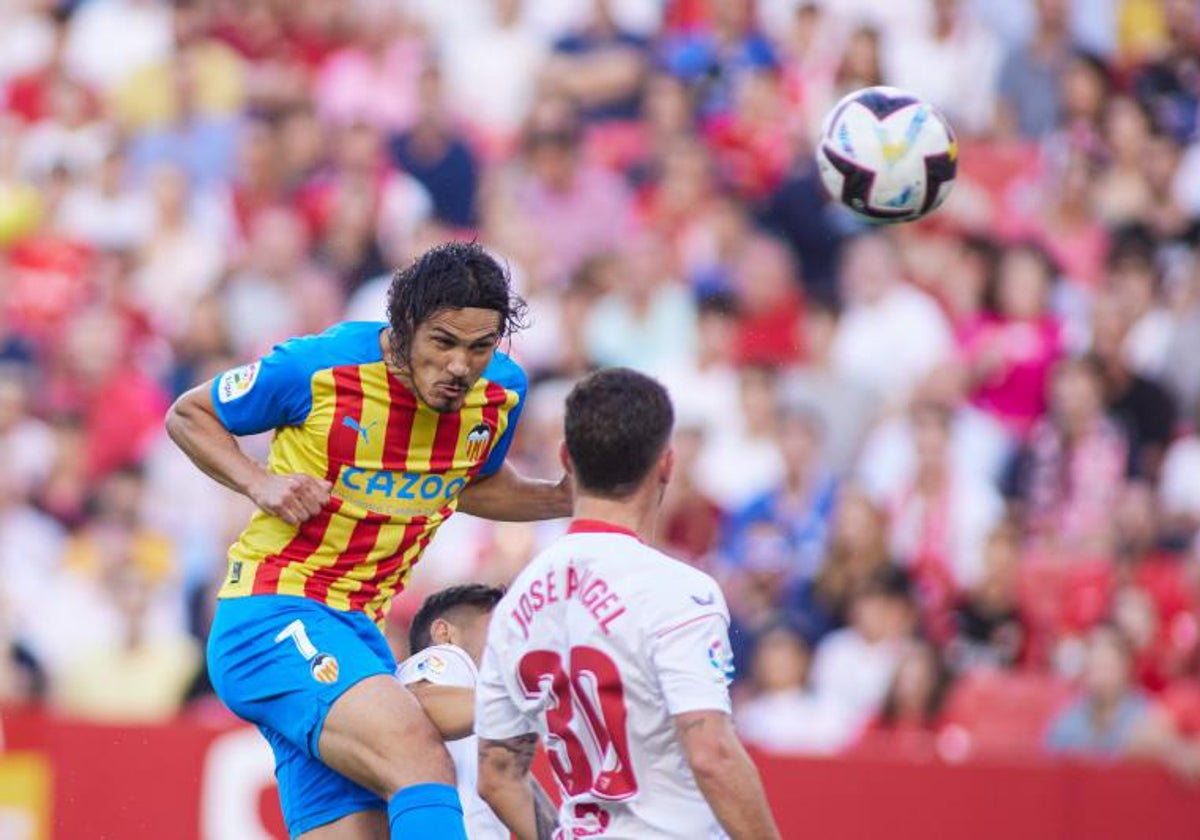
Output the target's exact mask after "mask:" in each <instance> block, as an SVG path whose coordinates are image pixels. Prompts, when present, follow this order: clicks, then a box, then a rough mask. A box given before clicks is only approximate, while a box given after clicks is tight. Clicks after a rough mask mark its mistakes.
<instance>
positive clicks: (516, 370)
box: [483, 350, 529, 394]
mask: <svg viewBox="0 0 1200 840" xmlns="http://www.w3.org/2000/svg"><path fill="white" fill-rule="evenodd" d="M483 378H484V379H486V380H488V381H489V382H494V383H496V384H497V385H499V386H500V387H501V388H507V389H508V390H510V391H516V392H517V393H519V394H524V393H525V391H526V389H527V388H528V387H529V378H528V377H527V376H526V375H525V370H524V369H523V368H522V367H521V366H520V365H519V364H517V363H516V361H514V360H513V358H512V357H511V356H509V355H508V354H507V353H501V352H500V351H499V350H497V351H496V352H495V353H493V354H492V361H491V362H490V363H489V364H488V366H487V367H486V368H484V371H483Z"/></svg>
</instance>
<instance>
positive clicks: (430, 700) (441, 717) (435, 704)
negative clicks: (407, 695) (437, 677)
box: [408, 680, 475, 741]
mask: <svg viewBox="0 0 1200 840" xmlns="http://www.w3.org/2000/svg"><path fill="white" fill-rule="evenodd" d="M408 690H409V691H411V692H412V694H413V697H416V698H417V702H418V703H420V704H421V708H422V709H423V710H424V711H425V716H426V717H428V718H429V720H430V721H431V722H432V723H433V727H434V729H436V730H437V731H438V733H439V734H440V735H441V736H442V739H443V740H446V741H457V740H458V739H459V738H466V737H467V736H468V735H470V734H471V733H472V732H474V731H475V689H473V688H460V687H459V686H454V685H436V684H434V683H431V682H429V681H428V680H417V681H416V682H411V683H408Z"/></svg>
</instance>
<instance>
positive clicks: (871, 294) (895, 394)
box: [833, 234, 951, 405]
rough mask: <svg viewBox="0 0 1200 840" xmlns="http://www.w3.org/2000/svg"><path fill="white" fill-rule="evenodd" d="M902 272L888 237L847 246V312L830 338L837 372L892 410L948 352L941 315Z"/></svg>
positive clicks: (844, 270) (947, 332) (859, 240)
mask: <svg viewBox="0 0 1200 840" xmlns="http://www.w3.org/2000/svg"><path fill="white" fill-rule="evenodd" d="M900 271H901V266H900V262H899V260H898V259H897V252H896V248H895V246H894V245H893V243H892V241H891V240H890V239H889V238H887V237H884V236H881V235H879V234H874V235H864V236H861V237H858V238H857V239H855V240H854V241H853V242H851V243H850V244H849V245H848V246H847V248H846V250H845V252H844V254H843V256H842V264H841V268H840V276H839V283H840V288H841V292H842V296H843V298H844V300H845V301H846V309H845V311H844V312H843V314H842V317H841V320H840V321H839V322H838V327H837V333H836V335H835V336H834V339H833V362H834V365H835V369H836V370H837V371H838V372H839V373H841V374H842V375H844V376H846V377H847V378H848V379H852V380H854V381H855V382H858V383H861V384H862V385H864V386H867V387H870V388H872V389H873V390H874V391H875V393H876V394H877V395H878V396H879V397H880V399H882V400H883V401H884V402H885V403H887V404H890V405H898V404H899V405H902V404H903V403H904V401H905V399H906V398H907V396H908V394H909V391H910V390H911V389H912V387H913V386H914V385H915V384H916V383H917V381H918V380H919V379H920V378H921V376H922V375H924V374H926V373H928V372H929V371H930V370H931V369H933V367H934V366H935V365H936V364H937V363H938V362H939V361H941V360H942V359H943V358H944V357H945V355H946V354H947V353H948V352H949V351H950V347H951V335H950V328H949V326H948V325H947V323H946V319H945V316H944V315H942V313H941V311H940V310H939V309H938V308H937V305H936V304H935V303H934V302H933V301H932V300H931V299H930V298H929V297H928V296H927V295H926V294H925V293H924V292H921V291H920V290H918V289H916V288H913V287H912V286H910V285H908V284H907V283H905V282H904V280H903V279H902V278H901V277H900V276H898V275H899V272H900Z"/></svg>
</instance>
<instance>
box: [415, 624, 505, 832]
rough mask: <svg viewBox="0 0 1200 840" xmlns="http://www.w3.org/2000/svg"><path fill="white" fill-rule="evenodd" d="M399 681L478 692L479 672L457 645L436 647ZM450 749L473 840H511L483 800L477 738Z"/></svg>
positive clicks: (422, 653)
mask: <svg viewBox="0 0 1200 840" xmlns="http://www.w3.org/2000/svg"><path fill="white" fill-rule="evenodd" d="M396 677H397V678H398V679H399V680H400V682H402V683H404V684H405V685H409V684H411V683H415V682H420V681H421V680H425V681H427V682H430V683H433V684H434V685H448V686H454V687H456V688H470V689H474V688H475V683H476V681H477V680H478V678H479V671H478V670H477V669H476V668H475V663H474V662H473V661H472V660H471V657H470V656H469V655H468V654H467V652H466V651H465V650H463V649H462V648H460V647H458V646H456V645H433V646H432V647H427V648H425V650H423V651H420V652H419V653H415V654H413V655H412V656H410V657H409V658H408V659H406V660H404V661H403V662H402V663H400V667H399V668H397V669H396ZM446 749H447V750H448V751H449V752H450V758H452V759H453V760H454V770H455V773H456V775H457V776H458V796H459V799H461V800H462V806H463V817H464V818H465V820H466V824H467V837H469V838H470V840H509V833H508V829H507V828H505V827H504V823H502V822H501V821H500V818H499V817H497V816H496V815H495V814H494V813H493V812H492V809H491V808H489V807H488V805H487V803H486V802H484V801H483V800H482V799H481V798H480V796H479V792H478V790H477V789H476V788H477V781H478V779H479V739H478V738H476V737H475V736H474V735H468V736H467V737H466V738H459V739H458V740H456V741H449V742H447V744H446Z"/></svg>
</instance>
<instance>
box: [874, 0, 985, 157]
mask: <svg viewBox="0 0 1200 840" xmlns="http://www.w3.org/2000/svg"><path fill="white" fill-rule="evenodd" d="M930 5H931V6H932V7H933V15H932V18H933V19H932V21H931V25H930V26H929V28H928V29H927V30H925V31H922V32H919V33H916V34H914V35H911V36H909V37H902V36H900V35H899V34H897V37H895V38H894V40H893V41H892V43H891V44H890V49H889V51H888V55H887V56H886V64H887V68H888V70H887V77H888V81H889V83H890V84H892V85H895V86H896V87H899V88H903V89H904V90H911V91H912V92H913V93H916V94H917V95H919V96H923V97H925V98H926V99H928V100H929V101H930V102H932V103H933V104H934V105H936V106H937V107H938V108H940V109H941V110H942V111H943V112H944V113H945V114H946V116H947V117H949V118H950V121H951V122H952V123H953V124H954V126H955V128H956V130H958V131H961V132H963V133H965V134H982V133H984V132H985V131H987V129H988V128H990V127H991V125H992V123H993V121H994V118H995V115H994V113H993V112H994V109H995V98H996V95H995V90H996V78H997V76H998V74H999V72H1000V62H1001V59H1002V57H1003V56H1002V54H1001V51H1000V45H999V44H998V43H997V41H996V38H995V37H994V36H993V35H992V33H991V32H989V31H988V30H987V29H986V28H984V26H983V25H982V24H981V23H979V21H978V20H976V19H975V18H974V17H973V16H972V15H971V14H970V12H969V10H968V9H967V8H966V4H965V2H963V0H933V2H932V3H931V4H930Z"/></svg>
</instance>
